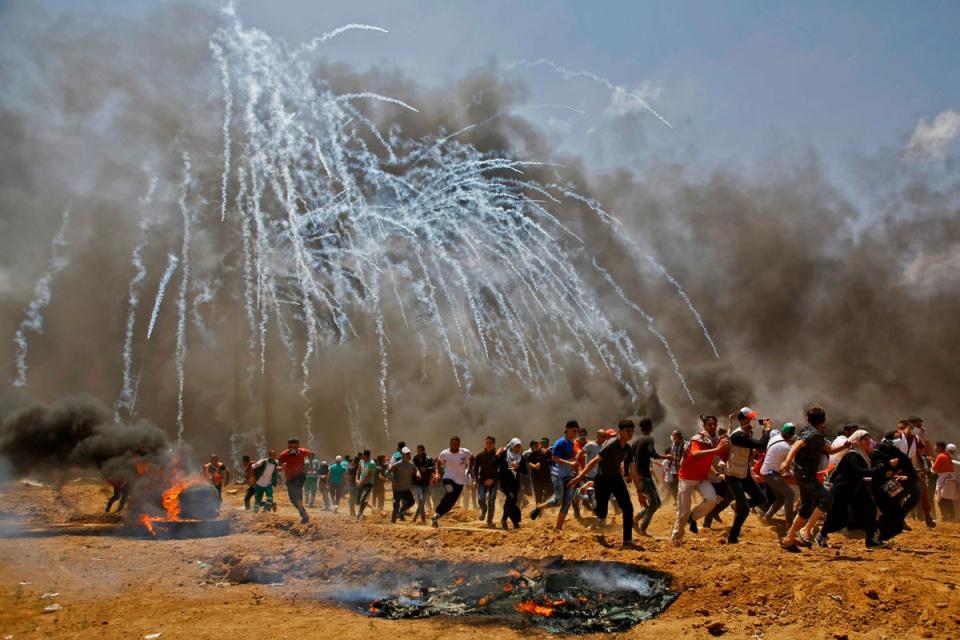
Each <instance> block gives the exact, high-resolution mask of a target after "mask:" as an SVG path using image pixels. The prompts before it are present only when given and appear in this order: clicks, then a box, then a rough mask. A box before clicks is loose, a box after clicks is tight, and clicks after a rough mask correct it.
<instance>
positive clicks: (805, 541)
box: [797, 531, 813, 549]
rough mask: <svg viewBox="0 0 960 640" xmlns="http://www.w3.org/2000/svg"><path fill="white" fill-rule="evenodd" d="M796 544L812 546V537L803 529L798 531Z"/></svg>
mask: <svg viewBox="0 0 960 640" xmlns="http://www.w3.org/2000/svg"><path fill="white" fill-rule="evenodd" d="M797 544H799V545H800V546H803V547H806V548H807V549H809V548H811V547H812V546H813V539H812V538H810V537H809V536H807V535H805V534H804V533H803V531H801V532H800V533H798V534H797Z"/></svg>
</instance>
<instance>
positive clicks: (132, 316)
mask: <svg viewBox="0 0 960 640" xmlns="http://www.w3.org/2000/svg"><path fill="white" fill-rule="evenodd" d="M156 188H157V178H156V177H153V178H151V179H150V185H149V187H148V188H147V193H146V194H145V195H144V196H143V198H141V199H140V224H139V230H140V234H139V239H138V241H137V246H136V247H134V249H133V253H132V254H131V256H130V263H131V264H132V265H133V269H134V274H133V277H132V278H131V279H130V284H129V285H128V286H127V327H126V332H125V334H124V339H123V356H122V357H123V383H122V385H121V388H120V395H119V396H118V397H117V400H116V402H115V403H114V406H113V416H114V419H115V420H116V421H117V422H120V409H122V408H126V409H127V410H128V411H130V410H131V409H132V406H131V403H132V400H133V374H132V369H133V336H134V328H135V323H136V317H137V309H138V308H139V307H140V293H139V289H140V284H141V283H142V282H143V281H144V279H145V278H146V277H147V268H146V266H145V265H144V264H143V250H144V248H145V247H146V244H147V233H148V231H149V228H150V223H149V218H148V217H147V215H146V210H147V207H149V206H150V203H151V202H152V201H153V194H154V192H155V191H156Z"/></svg>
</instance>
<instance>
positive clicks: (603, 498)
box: [593, 475, 633, 543]
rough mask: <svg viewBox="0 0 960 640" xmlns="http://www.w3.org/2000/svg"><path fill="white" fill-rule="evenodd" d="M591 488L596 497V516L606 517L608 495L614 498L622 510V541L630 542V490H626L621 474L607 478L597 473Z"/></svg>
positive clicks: (631, 524)
mask: <svg viewBox="0 0 960 640" xmlns="http://www.w3.org/2000/svg"><path fill="white" fill-rule="evenodd" d="M593 488H594V491H595V494H596V497H597V511H596V514H597V518H599V519H600V520H603V519H605V518H606V517H607V507H608V506H609V503H610V496H613V497H614V498H616V500H617V503H618V504H619V505H620V508H621V509H622V510H623V541H624V543H627V542H630V541H631V540H632V539H633V500H631V499H630V492H629V491H627V484H626V483H625V482H624V481H623V476H621V475H617V476H614V477H612V478H608V477H605V476H603V475H598V476H597V479H596V481H595V482H594V485H593Z"/></svg>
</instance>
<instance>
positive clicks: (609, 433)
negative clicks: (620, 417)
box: [607, 429, 617, 438]
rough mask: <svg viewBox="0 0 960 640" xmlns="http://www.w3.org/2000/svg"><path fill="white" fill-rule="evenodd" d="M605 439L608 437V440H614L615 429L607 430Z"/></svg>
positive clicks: (615, 435)
mask: <svg viewBox="0 0 960 640" xmlns="http://www.w3.org/2000/svg"><path fill="white" fill-rule="evenodd" d="M607 437H608V438H616V437H617V430H616V429H607Z"/></svg>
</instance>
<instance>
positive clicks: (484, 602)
mask: <svg viewBox="0 0 960 640" xmlns="http://www.w3.org/2000/svg"><path fill="white" fill-rule="evenodd" d="M492 600H493V594H492V593H488V594H487V595H485V596H483V597H482V598H480V601H479V602H478V603H477V604H479V605H480V606H481V607H485V606H487V605H488V604H490V602H491V601H492Z"/></svg>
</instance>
